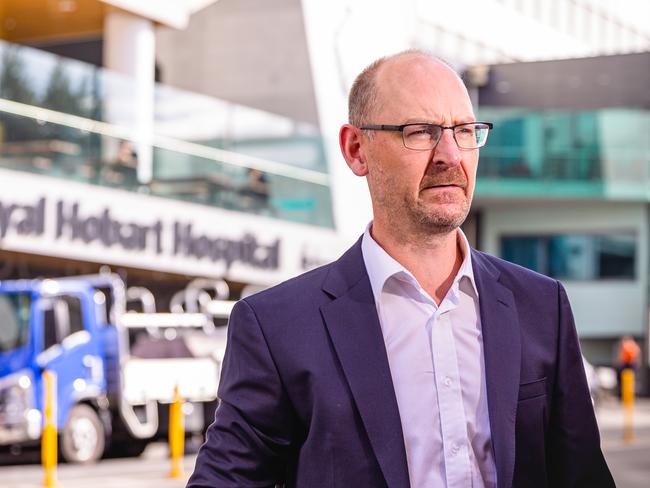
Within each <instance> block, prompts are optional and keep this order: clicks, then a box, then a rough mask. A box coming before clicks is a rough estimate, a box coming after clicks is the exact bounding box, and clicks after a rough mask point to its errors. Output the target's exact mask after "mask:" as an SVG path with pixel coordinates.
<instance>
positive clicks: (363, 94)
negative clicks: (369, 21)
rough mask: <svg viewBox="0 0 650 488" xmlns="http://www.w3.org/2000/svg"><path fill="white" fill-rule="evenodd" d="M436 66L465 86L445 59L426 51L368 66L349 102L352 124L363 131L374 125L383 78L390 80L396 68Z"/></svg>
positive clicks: (393, 57)
mask: <svg viewBox="0 0 650 488" xmlns="http://www.w3.org/2000/svg"><path fill="white" fill-rule="evenodd" d="M422 63H424V64H429V65H435V66H436V67H437V68H439V69H440V72H441V73H445V72H446V73H447V74H452V75H453V76H454V77H455V78H457V79H458V81H459V82H460V83H461V84H462V81H461V80H460V77H459V76H458V74H457V73H456V72H455V71H454V70H453V69H452V68H451V67H450V66H449V65H448V64H447V63H446V62H445V61H443V60H442V59H440V58H438V57H436V56H433V55H432V54H429V53H427V52H425V51H421V50H418V49H409V50H407V51H402V52H399V53H397V54H393V55H391V56H385V57H383V58H379V59H378V60H376V61H374V62H373V63H372V64H370V65H369V66H367V67H366V68H365V69H364V70H363V71H362V72H361V73H360V74H359V75H358V76H357V77H356V79H355V80H354V83H353V84H352V88H351V89H350V95H349V98H348V111H349V112H348V117H349V122H350V124H352V125H354V126H356V127H361V126H362V125H365V124H368V123H371V118H372V116H373V114H374V113H375V112H376V111H377V110H378V109H379V108H380V107H381V104H382V100H381V96H380V91H381V90H380V85H381V77H382V74H384V75H388V76H390V73H391V72H392V71H393V69H394V68H397V69H399V68H401V67H403V65H405V64H416V65H417V64H422Z"/></svg>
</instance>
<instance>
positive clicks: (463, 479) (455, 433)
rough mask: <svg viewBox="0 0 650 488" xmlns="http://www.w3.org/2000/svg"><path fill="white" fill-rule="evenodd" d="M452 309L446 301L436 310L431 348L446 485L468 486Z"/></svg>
mask: <svg viewBox="0 0 650 488" xmlns="http://www.w3.org/2000/svg"><path fill="white" fill-rule="evenodd" d="M452 310H453V306H452V305H451V304H450V303H449V302H446V301H443V303H442V304H441V307H440V308H439V309H438V310H437V311H436V312H435V313H434V316H433V318H432V320H433V323H432V328H431V351H432V356H433V371H434V376H435V383H436V393H437V397H438V410H439V415H440V428H441V433H442V445H443V456H444V459H445V477H446V480H447V488H467V487H469V486H471V484H472V477H471V472H472V471H471V465H470V456H469V446H468V445H467V422H466V419H465V409H464V406H463V398H462V391H461V384H460V374H459V372H458V361H457V357H456V347H455V343H454V336H453V331H452V323H451V311H452Z"/></svg>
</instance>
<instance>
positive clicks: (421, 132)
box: [408, 127, 433, 137]
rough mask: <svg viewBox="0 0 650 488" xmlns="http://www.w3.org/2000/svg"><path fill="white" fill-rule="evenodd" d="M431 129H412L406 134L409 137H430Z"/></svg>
mask: <svg viewBox="0 0 650 488" xmlns="http://www.w3.org/2000/svg"><path fill="white" fill-rule="evenodd" d="M432 133H433V129H431V128H430V127H418V128H413V129H411V130H410V132H409V133H408V136H409V137H431V135H432Z"/></svg>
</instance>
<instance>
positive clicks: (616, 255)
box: [501, 233, 637, 281]
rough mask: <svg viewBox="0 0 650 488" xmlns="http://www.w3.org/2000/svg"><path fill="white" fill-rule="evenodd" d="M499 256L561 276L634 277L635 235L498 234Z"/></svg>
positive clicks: (587, 278) (578, 278) (588, 278)
mask: <svg viewBox="0 0 650 488" xmlns="http://www.w3.org/2000/svg"><path fill="white" fill-rule="evenodd" d="M501 256H502V257H503V258H504V259H506V260H507V261H511V262H513V263H517V264H519V265H521V266H524V267H526V268H529V269H532V270H533V271H537V272H539V273H542V274H545V275H547V276H550V277H552V278H556V279H561V280H576V281H597V280H608V279H615V280H634V279H635V278H636V272H635V269H636V260H637V257H636V256H637V239H636V236H635V235H634V234H633V233H627V234H617V235H596V234H591V235H590V234H565V235H545V236H541V235H518V236H502V237H501Z"/></svg>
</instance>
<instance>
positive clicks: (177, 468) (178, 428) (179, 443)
mask: <svg viewBox="0 0 650 488" xmlns="http://www.w3.org/2000/svg"><path fill="white" fill-rule="evenodd" d="M169 452H170V454H171V459H172V470H171V472H170V473H169V476H170V477H171V478H174V479H179V478H182V477H183V476H184V473H183V454H184V453H185V422H184V419H183V399H182V398H181V395H180V392H179V390H178V385H176V386H175V387H174V400H173V401H172V403H171V404H170V405H169Z"/></svg>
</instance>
